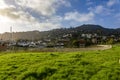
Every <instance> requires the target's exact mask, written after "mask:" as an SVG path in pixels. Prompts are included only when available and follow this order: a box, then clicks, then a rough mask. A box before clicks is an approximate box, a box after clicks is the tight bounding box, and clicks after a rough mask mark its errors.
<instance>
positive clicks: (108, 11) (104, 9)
mask: <svg viewBox="0 0 120 80" xmlns="http://www.w3.org/2000/svg"><path fill="white" fill-rule="evenodd" d="M88 10H89V11H91V12H93V13H96V14H100V15H110V14H111V13H112V12H114V10H113V9H110V8H107V7H105V6H103V5H98V6H96V7H94V8H92V7H89V8H88Z"/></svg>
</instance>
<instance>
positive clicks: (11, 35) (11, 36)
mask: <svg viewBox="0 0 120 80" xmlns="http://www.w3.org/2000/svg"><path fill="white" fill-rule="evenodd" d="M12 38H13V34H12V26H11V27H10V41H12V40H13V39H12Z"/></svg>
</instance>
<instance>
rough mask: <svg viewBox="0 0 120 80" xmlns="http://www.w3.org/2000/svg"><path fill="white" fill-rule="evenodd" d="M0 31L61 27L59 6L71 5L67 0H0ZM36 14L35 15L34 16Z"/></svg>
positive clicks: (41, 29)
mask: <svg viewBox="0 0 120 80" xmlns="http://www.w3.org/2000/svg"><path fill="white" fill-rule="evenodd" d="M0 5H1V6H0V23H1V27H3V26H4V27H3V28H2V29H0V32H5V31H9V27H10V26H13V30H14V31H29V30H40V31H43V30H50V29H54V28H60V27H62V24H61V21H62V20H63V18H62V17H61V16H58V15H57V14H56V12H57V10H58V9H59V8H60V7H71V4H70V2H69V0H0ZM36 15H37V16H36Z"/></svg>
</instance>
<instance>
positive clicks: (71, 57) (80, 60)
mask: <svg viewBox="0 0 120 80" xmlns="http://www.w3.org/2000/svg"><path fill="white" fill-rule="evenodd" d="M119 59H120V46H114V47H113V48H112V49H110V50H104V51H86V52H85V51H82V52H80V51H79V52H43V53H42V52H41V53H40V52H19V53H5V52H1V54H0V80H120V63H119Z"/></svg>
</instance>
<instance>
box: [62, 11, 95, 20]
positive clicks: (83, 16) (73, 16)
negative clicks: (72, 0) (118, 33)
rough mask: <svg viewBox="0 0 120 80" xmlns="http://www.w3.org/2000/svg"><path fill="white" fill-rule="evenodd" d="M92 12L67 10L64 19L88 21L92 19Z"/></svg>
mask: <svg viewBox="0 0 120 80" xmlns="http://www.w3.org/2000/svg"><path fill="white" fill-rule="evenodd" d="M94 16H95V15H94V13H92V12H89V13H79V12H77V11H75V12H69V13H66V14H65V17H64V19H65V20H74V21H77V22H88V21H91V20H93V19H94Z"/></svg>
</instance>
